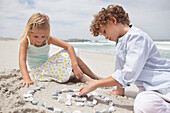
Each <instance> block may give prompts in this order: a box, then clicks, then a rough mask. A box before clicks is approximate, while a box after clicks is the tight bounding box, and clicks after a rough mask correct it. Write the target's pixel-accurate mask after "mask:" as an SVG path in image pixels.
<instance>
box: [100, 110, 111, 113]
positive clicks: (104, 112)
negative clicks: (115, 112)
mask: <svg viewBox="0 0 170 113" xmlns="http://www.w3.org/2000/svg"><path fill="white" fill-rule="evenodd" d="M100 113H111V112H110V111H109V110H107V109H103V110H102V111H101V112H100Z"/></svg>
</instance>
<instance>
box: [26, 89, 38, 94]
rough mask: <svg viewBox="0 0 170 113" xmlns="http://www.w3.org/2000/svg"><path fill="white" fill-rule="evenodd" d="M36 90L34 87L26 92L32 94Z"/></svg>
mask: <svg viewBox="0 0 170 113" xmlns="http://www.w3.org/2000/svg"><path fill="white" fill-rule="evenodd" d="M35 92H36V91H35V90H34V89H31V90H29V91H28V92H27V94H33V93H35Z"/></svg>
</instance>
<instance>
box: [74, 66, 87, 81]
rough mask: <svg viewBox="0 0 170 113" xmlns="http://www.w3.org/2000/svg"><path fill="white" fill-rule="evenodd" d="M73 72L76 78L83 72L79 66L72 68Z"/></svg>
mask: <svg viewBox="0 0 170 113" xmlns="http://www.w3.org/2000/svg"><path fill="white" fill-rule="evenodd" d="M73 72H74V74H75V76H76V78H77V79H80V78H81V77H82V76H83V74H84V73H83V72H82V71H81V69H80V68H79V66H77V67H75V68H74V69H73Z"/></svg>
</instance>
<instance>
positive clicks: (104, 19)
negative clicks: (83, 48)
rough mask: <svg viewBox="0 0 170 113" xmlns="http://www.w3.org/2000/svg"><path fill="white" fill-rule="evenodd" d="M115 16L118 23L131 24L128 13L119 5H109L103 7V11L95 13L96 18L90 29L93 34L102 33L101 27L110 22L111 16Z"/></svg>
mask: <svg viewBox="0 0 170 113" xmlns="http://www.w3.org/2000/svg"><path fill="white" fill-rule="evenodd" d="M112 17H114V18H115V19H116V21H117V23H122V24H127V25H129V24H130V20H129V17H128V13H126V12H125V10H124V9H123V8H122V7H121V6H119V5H109V6H108V7H107V8H106V9H105V8H102V9H101V11H100V12H99V13H98V14H96V15H94V19H93V21H92V24H91V26H90V31H91V32H92V35H93V36H95V37H96V36H98V35H100V32H99V29H100V27H101V26H105V25H107V24H108V23H109V21H110V20H111V18H112Z"/></svg>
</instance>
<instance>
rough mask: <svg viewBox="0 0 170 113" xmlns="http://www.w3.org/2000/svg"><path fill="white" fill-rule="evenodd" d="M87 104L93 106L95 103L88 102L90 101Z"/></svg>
mask: <svg viewBox="0 0 170 113" xmlns="http://www.w3.org/2000/svg"><path fill="white" fill-rule="evenodd" d="M86 106H88V107H93V106H94V104H93V103H92V102H88V103H87V104H86Z"/></svg>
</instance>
